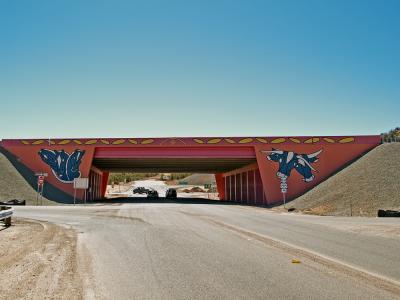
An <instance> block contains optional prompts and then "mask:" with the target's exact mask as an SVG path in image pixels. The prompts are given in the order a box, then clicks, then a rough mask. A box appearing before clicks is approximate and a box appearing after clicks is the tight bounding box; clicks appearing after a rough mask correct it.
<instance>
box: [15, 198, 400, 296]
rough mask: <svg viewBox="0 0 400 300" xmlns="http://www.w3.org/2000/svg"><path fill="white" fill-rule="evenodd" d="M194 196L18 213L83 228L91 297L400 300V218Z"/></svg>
mask: <svg viewBox="0 0 400 300" xmlns="http://www.w3.org/2000/svg"><path fill="white" fill-rule="evenodd" d="M189 202H190V201H187V203H184V201H182V202H180V201H177V202H176V203H163V202H162V201H160V203H128V204H126V203H125V204H113V205H90V206H76V207H72V206H59V207H18V208H16V216H19V217H25V218H32V219H38V220H45V221H50V222H54V223H56V224H61V225H64V226H68V227H69V226H72V228H75V229H76V230H77V232H78V250H79V251H80V255H81V256H82V257H83V256H84V254H85V255H86V256H87V257H86V256H85V257H86V258H85V259H83V260H82V258H81V259H80V262H79V263H80V267H82V268H83V266H81V265H83V264H86V267H87V266H88V265H90V270H91V271H90V273H87V272H86V273H85V272H83V271H82V276H83V277H85V278H84V281H85V285H86V295H87V298H108V299H111V298H114V299H204V298H207V299H356V298H358V299H378V298H379V299H397V298H400V284H399V282H400V251H399V249H400V220H396V219H376V218H333V217H315V216H303V215H290V214H278V213H271V212H269V211H267V210H265V209H261V208H254V207H246V206H236V205H223V204H190V203H189ZM210 203H213V202H210ZM292 259H297V260H299V261H300V263H299V264H296V263H292ZM360 270H361V271H360ZM364 271H365V272H364ZM380 277H382V278H384V279H380Z"/></svg>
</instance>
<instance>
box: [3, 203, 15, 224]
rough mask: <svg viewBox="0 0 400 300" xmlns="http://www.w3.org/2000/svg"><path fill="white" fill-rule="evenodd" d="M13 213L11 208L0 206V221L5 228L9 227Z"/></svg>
mask: <svg viewBox="0 0 400 300" xmlns="http://www.w3.org/2000/svg"><path fill="white" fill-rule="evenodd" d="M13 213H14V209H13V208H12V207H7V206H0V221H3V222H4V224H5V225H6V226H10V225H11V217H12V215H13Z"/></svg>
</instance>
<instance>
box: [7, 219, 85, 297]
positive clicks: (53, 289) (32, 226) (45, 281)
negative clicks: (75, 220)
mask: <svg viewBox="0 0 400 300" xmlns="http://www.w3.org/2000/svg"><path fill="white" fill-rule="evenodd" d="M76 241H77V239H76V233H75V232H74V230H72V229H67V228H64V227H60V226H57V225H53V224H50V223H47V222H38V221H31V220H25V219H13V225H12V226H11V227H9V228H5V227H0V274H1V276H0V299H83V284H82V280H81V278H80V276H79V272H77V268H78V263H77V252H76V245H77V243H76Z"/></svg>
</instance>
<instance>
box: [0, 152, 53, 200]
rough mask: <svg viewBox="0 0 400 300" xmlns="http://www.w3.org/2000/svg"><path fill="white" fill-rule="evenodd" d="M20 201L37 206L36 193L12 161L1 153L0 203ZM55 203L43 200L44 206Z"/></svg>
mask: <svg viewBox="0 0 400 300" xmlns="http://www.w3.org/2000/svg"><path fill="white" fill-rule="evenodd" d="M11 199H20V200H26V201H27V203H26V204H27V205H34V204H36V191H35V190H34V189H33V188H32V187H31V186H30V185H29V184H28V183H27V182H26V180H25V179H24V178H23V177H22V176H21V174H20V173H18V171H17V170H16V169H15V168H14V166H13V165H12V164H11V163H10V161H9V160H8V159H7V158H6V157H5V156H4V154H2V153H0V201H5V200H11ZM50 203H53V202H51V201H48V200H47V199H43V204H50Z"/></svg>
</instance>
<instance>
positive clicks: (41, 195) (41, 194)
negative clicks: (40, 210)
mask: <svg viewBox="0 0 400 300" xmlns="http://www.w3.org/2000/svg"><path fill="white" fill-rule="evenodd" d="M43 189H44V181H43V184H42V191H41V192H40V205H41V206H43Z"/></svg>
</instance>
